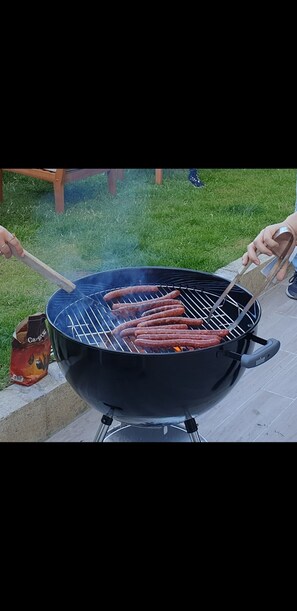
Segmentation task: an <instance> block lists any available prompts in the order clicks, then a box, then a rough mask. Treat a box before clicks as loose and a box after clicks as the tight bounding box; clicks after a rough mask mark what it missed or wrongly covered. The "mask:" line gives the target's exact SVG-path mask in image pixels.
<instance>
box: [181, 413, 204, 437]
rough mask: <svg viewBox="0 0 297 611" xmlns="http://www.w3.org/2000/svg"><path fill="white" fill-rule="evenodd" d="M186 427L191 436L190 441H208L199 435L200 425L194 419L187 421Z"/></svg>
mask: <svg viewBox="0 0 297 611" xmlns="http://www.w3.org/2000/svg"><path fill="white" fill-rule="evenodd" d="M184 425H185V427H186V431H187V433H188V434H189V435H190V439H191V441H194V442H197V441H199V442H200V441H207V439H205V437H202V435H199V433H198V425H197V422H196V420H195V419H194V418H190V419H189V420H185V422H184Z"/></svg>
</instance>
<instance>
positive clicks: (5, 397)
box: [0, 255, 292, 442]
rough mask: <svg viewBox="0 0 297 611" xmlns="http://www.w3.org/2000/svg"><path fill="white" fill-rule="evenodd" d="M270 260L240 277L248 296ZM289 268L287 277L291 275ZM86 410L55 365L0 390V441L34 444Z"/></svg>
mask: <svg viewBox="0 0 297 611" xmlns="http://www.w3.org/2000/svg"><path fill="white" fill-rule="evenodd" d="M271 258H272V257H267V256H266V255H260V261H261V263H260V265H259V266H256V265H252V266H251V267H250V268H249V269H248V271H247V272H246V273H245V274H244V275H243V276H242V279H241V285H242V286H243V287H244V288H246V289H247V290H248V291H250V292H251V293H255V292H256V291H258V290H260V289H261V286H262V285H263V284H264V281H265V277H264V276H263V274H261V270H262V269H263V267H264V266H265V265H266V264H267V263H268V262H269V260H270V259H271ZM240 268H241V259H237V260H236V261H233V262H232V263H229V264H228V265H227V266H226V267H223V268H220V269H218V270H216V272H215V273H216V274H217V275H218V276H222V277H224V278H227V279H228V280H232V279H233V278H234V276H235V275H236V274H237V273H238V270H239V269H240ZM291 273H292V270H291V266H289V269H288V272H287V275H289V274H291ZM87 409H89V405H87V404H86V403H85V402H84V401H83V400H82V399H81V398H80V397H79V396H78V395H77V393H76V392H75V391H74V390H73V389H72V387H71V386H70V385H69V384H68V382H66V380H65V378H64V376H63V374H62V372H61V371H60V369H59V366H58V364H57V363H51V364H50V366H49V371H48V375H47V376H45V377H44V378H43V379H42V380H40V382H37V384H34V385H33V386H29V387H25V386H19V385H17V384H13V385H11V386H9V387H8V388H6V389H4V390H2V391H0V442H38V441H46V439H47V438H48V437H50V436H51V435H53V434H54V433H56V432H58V431H59V430H61V429H63V428H64V427H65V426H67V424H69V423H70V422H72V421H73V420H74V419H75V418H76V417H77V416H79V415H80V414H81V413H83V412H84V411H86V410H87Z"/></svg>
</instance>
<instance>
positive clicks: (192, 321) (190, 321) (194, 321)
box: [185, 318, 204, 327]
mask: <svg viewBox="0 0 297 611" xmlns="http://www.w3.org/2000/svg"><path fill="white" fill-rule="evenodd" d="M203 323H204V320H203V318H185V324H186V325H188V326H192V327H199V325H202V324H203Z"/></svg>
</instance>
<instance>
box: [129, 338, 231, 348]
mask: <svg viewBox="0 0 297 611" xmlns="http://www.w3.org/2000/svg"><path fill="white" fill-rule="evenodd" d="M219 343H220V340H219V338H217V339H206V340H201V339H190V338H186V339H183V338H182V337H179V338H178V337H177V338H175V339H148V338H146V337H145V338H143V337H142V338H140V337H138V338H136V339H135V341H134V344H135V346H141V347H142V348H175V347H177V346H179V347H183V348H187V347H188V346H190V347H192V348H211V347H212V346H217V345H218V344H219Z"/></svg>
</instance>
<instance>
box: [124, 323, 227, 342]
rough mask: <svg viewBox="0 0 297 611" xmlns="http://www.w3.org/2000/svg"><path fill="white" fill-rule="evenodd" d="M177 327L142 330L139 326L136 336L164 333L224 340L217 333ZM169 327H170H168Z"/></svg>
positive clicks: (143, 328) (136, 329) (146, 328)
mask: <svg viewBox="0 0 297 611" xmlns="http://www.w3.org/2000/svg"><path fill="white" fill-rule="evenodd" d="M175 326H176V327H178V328H177V329H174V328H173V326H171V328H169V329H167V328H166V327H162V328H160V327H142V328H140V327H139V325H138V326H137V327H135V335H137V336H139V335H152V334H154V335H162V333H166V335H171V336H177V335H178V336H179V337H180V336H182V337H186V336H187V337H198V338H199V337H200V338H201V339H209V338H211V337H218V338H219V339H220V340H221V339H222V336H220V335H218V334H217V333H203V331H195V329H190V330H189V329H187V328H186V329H181V328H180V327H181V326H182V325H175ZM168 327H169V325H168Z"/></svg>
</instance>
